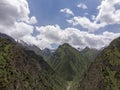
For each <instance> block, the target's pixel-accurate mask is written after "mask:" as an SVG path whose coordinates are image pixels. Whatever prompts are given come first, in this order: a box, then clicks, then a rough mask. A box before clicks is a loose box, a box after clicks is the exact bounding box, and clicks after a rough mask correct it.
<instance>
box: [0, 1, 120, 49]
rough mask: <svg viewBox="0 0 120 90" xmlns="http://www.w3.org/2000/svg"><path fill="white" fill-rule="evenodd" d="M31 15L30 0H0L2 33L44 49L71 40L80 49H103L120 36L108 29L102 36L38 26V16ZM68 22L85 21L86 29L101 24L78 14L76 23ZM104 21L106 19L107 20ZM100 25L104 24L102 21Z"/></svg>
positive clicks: (0, 29) (0, 26) (51, 26)
mask: <svg viewBox="0 0 120 90" xmlns="http://www.w3.org/2000/svg"><path fill="white" fill-rule="evenodd" d="M101 7H102V6H101ZM61 12H66V13H68V14H70V15H74V14H73V12H72V11H71V10H69V9H65V10H61ZM29 14H30V10H29V6H28V2H27V1H26V0H12V2H11V1H10V0H0V32H2V33H6V34H8V35H10V36H12V37H13V38H15V39H17V40H23V41H25V42H27V43H29V44H35V45H37V46H38V47H40V48H41V49H43V48H46V47H48V48H51V44H52V43H56V44H58V45H59V44H63V43H69V44H71V45H72V46H73V47H76V48H77V47H80V48H84V47H85V46H89V47H92V48H101V47H103V46H105V45H108V44H109V43H110V41H112V40H113V39H114V38H116V37H118V36H119V35H120V33H112V32H107V31H106V32H104V33H103V34H101V35H95V34H91V33H89V32H85V31H81V30H78V29H76V28H65V29H61V27H60V26H59V25H47V26H40V27H39V26H38V27H36V29H35V26H34V24H35V23H37V19H36V17H35V16H32V17H29ZM99 17H100V16H99ZM99 17H97V18H96V21H98V20H99ZM81 18H82V19H81ZM118 19H119V18H118ZM68 22H70V23H75V25H77V24H82V25H83V26H85V27H84V28H89V27H90V28H91V29H93V28H94V27H95V26H97V25H98V24H96V23H95V22H94V23H92V22H91V21H90V20H89V19H88V18H86V17H84V18H83V17H74V22H73V21H72V20H71V21H68ZM81 22H82V23H81ZM101 22H106V20H102V21H101ZM103 25H104V24H103ZM88 26H89V27H88ZM99 27H102V26H101V24H100V26H99ZM96 29H98V27H96ZM34 31H37V32H38V35H37V36H33V35H32V34H33V33H34Z"/></svg>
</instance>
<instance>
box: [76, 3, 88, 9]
mask: <svg viewBox="0 0 120 90" xmlns="http://www.w3.org/2000/svg"><path fill="white" fill-rule="evenodd" d="M77 7H78V8H82V9H88V7H87V5H86V4H84V3H80V4H78V5H77Z"/></svg>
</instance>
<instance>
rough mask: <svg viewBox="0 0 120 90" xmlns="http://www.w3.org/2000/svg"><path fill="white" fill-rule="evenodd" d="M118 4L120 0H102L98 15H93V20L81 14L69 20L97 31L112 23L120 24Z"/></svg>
mask: <svg viewBox="0 0 120 90" xmlns="http://www.w3.org/2000/svg"><path fill="white" fill-rule="evenodd" d="M116 5H118V6H119V7H120V0H102V2H101V4H100V5H99V6H98V7H97V9H98V10H99V12H98V15H97V16H94V15H93V16H94V17H92V20H93V21H91V20H90V19H89V18H87V17H80V16H78V17H77V16H75V17H73V18H72V19H70V20H67V21H68V23H71V24H73V25H81V26H82V27H83V28H87V29H88V30H89V31H95V30H98V29H99V28H102V27H105V26H107V25H111V24H120V18H119V17H120V9H119V8H116ZM84 20H85V21H84ZM84 25H86V26H84Z"/></svg>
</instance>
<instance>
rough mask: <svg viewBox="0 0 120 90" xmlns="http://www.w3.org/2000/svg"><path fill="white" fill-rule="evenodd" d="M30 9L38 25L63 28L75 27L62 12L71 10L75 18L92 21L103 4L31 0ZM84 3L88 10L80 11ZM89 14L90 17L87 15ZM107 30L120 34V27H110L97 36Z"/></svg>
mask: <svg viewBox="0 0 120 90" xmlns="http://www.w3.org/2000/svg"><path fill="white" fill-rule="evenodd" d="M28 3H29V7H30V11H31V14H30V15H31V16H32V15H35V16H36V18H37V20H38V23H37V25H39V26H42V25H55V24H58V25H60V26H61V28H67V27H73V26H72V25H71V24H69V23H67V22H66V19H69V18H71V16H66V15H65V14H64V13H61V12H60V10H61V9H64V8H69V9H71V10H72V11H73V12H74V14H75V16H86V17H87V18H89V19H90V20H91V15H95V16H96V15H97V14H98V12H99V11H98V10H97V7H98V6H99V5H100V4H101V0H92V1H91V0H29V1H28ZM80 3H84V4H86V5H87V7H88V9H80V8H78V7H77V5H78V4H80ZM117 8H120V6H117ZM85 13H88V15H85ZM75 27H76V28H78V29H81V30H86V29H84V28H82V27H81V26H75ZM105 30H107V31H110V32H115V33H119V32H120V25H119V24H114V25H108V26H106V27H104V28H100V29H99V30H97V31H96V32H94V33H96V34H101V33H102V32H104V31H105Z"/></svg>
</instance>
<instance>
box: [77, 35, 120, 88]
mask: <svg viewBox="0 0 120 90" xmlns="http://www.w3.org/2000/svg"><path fill="white" fill-rule="evenodd" d="M78 90H120V37H119V38H117V39H115V40H114V41H112V42H111V44H110V45H109V46H108V47H107V48H105V49H104V50H103V51H102V52H101V53H100V55H99V56H98V57H97V58H96V60H95V62H94V63H92V64H91V66H90V68H89V70H88V72H87V74H85V76H84V78H83V80H82V82H80V84H79V87H78Z"/></svg>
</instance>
